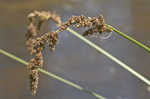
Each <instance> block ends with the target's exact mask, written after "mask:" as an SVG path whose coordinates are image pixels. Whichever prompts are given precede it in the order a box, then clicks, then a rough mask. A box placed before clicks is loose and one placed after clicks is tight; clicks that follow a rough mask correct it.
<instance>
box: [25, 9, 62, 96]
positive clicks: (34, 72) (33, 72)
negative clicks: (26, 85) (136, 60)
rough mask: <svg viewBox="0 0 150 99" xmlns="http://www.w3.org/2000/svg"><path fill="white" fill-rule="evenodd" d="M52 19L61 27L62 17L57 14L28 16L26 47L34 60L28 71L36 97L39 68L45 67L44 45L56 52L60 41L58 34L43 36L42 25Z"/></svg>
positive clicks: (31, 61)
mask: <svg viewBox="0 0 150 99" xmlns="http://www.w3.org/2000/svg"><path fill="white" fill-rule="evenodd" d="M50 19H51V20H53V21H55V22H56V23H57V25H58V26H60V24H61V20H60V17H59V16H57V15H56V14H55V13H51V12H46V11H41V12H39V11H34V12H33V13H30V14H29V15H28V21H29V24H28V27H27V33H26V38H27V41H26V46H27V49H28V50H29V52H30V54H31V55H33V58H32V59H31V60H30V61H29V64H28V67H27V69H28V71H29V79H30V88H31V91H32V95H35V94H36V92H37V89H38V80H39V72H38V68H42V67H43V55H42V51H43V49H44V45H45V44H46V43H48V45H49V48H50V50H51V51H54V49H55V45H56V42H57V40H58V36H57V32H47V33H44V34H42V33H41V31H40V28H41V26H42V23H43V22H45V21H48V20H50Z"/></svg>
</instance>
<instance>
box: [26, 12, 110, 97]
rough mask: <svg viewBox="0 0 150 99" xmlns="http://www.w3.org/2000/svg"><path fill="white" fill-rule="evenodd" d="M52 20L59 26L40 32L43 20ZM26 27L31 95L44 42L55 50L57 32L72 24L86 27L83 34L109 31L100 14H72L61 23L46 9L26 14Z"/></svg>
mask: <svg viewBox="0 0 150 99" xmlns="http://www.w3.org/2000/svg"><path fill="white" fill-rule="evenodd" d="M50 19H51V20H53V21H54V22H56V23H57V26H58V27H59V28H58V30H57V31H55V32H47V33H41V26H42V24H43V22H45V21H48V20H50ZM28 21H29V24H28V27H27V33H26V38H27V41H26V46H27V49H28V50H29V52H30V54H31V55H33V58H32V59H31V60H30V61H29V64H28V71H29V79H30V88H31V91H32V95H35V94H36V92H37V89H38V80H39V72H38V68H42V67H43V55H42V51H43V49H44V46H45V44H46V43H47V44H48V45H49V48H50V51H54V50H55V45H56V42H57V41H58V32H62V31H64V30H66V29H67V28H68V27H69V26H71V25H73V26H75V27H77V28H81V27H84V28H88V29H87V30H85V32H84V33H83V36H91V35H93V34H94V33H99V34H101V33H103V32H111V31H112V30H111V29H109V28H108V27H107V26H106V24H105V22H104V18H103V16H102V15H99V16H98V17H86V16H83V15H81V16H72V17H71V18H69V19H68V20H67V21H66V22H64V23H62V22H61V19H60V17H59V16H58V15H56V14H55V13H51V12H46V11H41V12H39V11H34V12H33V13H30V14H29V15H28Z"/></svg>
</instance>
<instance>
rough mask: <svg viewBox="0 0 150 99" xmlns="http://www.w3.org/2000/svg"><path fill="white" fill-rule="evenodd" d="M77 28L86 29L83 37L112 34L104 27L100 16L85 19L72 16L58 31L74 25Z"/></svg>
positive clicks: (84, 17)
mask: <svg viewBox="0 0 150 99" xmlns="http://www.w3.org/2000/svg"><path fill="white" fill-rule="evenodd" d="M74 24H76V25H75V26H76V27H77V28H80V27H88V30H86V31H85V32H84V33H83V36H90V35H93V34H94V33H103V32H112V30H111V29H110V28H108V27H107V26H106V25H105V22H104V18H103V16H102V15H99V16H98V17H92V18H91V17H86V16H83V15H81V16H72V17H71V18H70V19H69V20H68V21H66V22H64V23H63V24H62V25H61V26H60V31H64V30H66V29H67V28H68V27H69V26H71V25H74Z"/></svg>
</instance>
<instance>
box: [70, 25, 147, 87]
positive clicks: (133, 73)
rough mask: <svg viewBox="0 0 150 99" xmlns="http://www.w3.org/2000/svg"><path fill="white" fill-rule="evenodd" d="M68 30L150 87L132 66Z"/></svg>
mask: <svg viewBox="0 0 150 99" xmlns="http://www.w3.org/2000/svg"><path fill="white" fill-rule="evenodd" d="M67 30H68V31H69V32H70V33H72V34H73V35H74V36H76V37H77V38H79V39H80V40H82V41H84V42H85V43H86V44H88V45H89V46H91V47H92V48H94V49H96V50H97V51H98V52H100V53H102V54H103V55H105V56H107V57H108V58H109V59H111V60H112V61H114V62H116V63H117V64H119V65H120V66H121V67H123V68H124V69H125V70H127V71H128V72H130V73H131V74H132V75H134V76H135V77H137V78H138V79H140V80H141V81H143V82H144V83H146V84H147V85H148V86H150V81H149V80H148V79H147V78H146V77H144V76H142V75H141V74H140V73H138V72H136V71H135V70H134V69H132V68H131V67H130V66H128V65H127V64H125V63H123V62H122V61H120V60H119V59H117V58H116V57H114V56H112V55H111V54H109V53H108V52H106V51H105V50H103V49H102V48H100V47H99V46H97V45H96V44H94V43H92V42H91V41H89V40H88V39H86V38H85V37H83V36H82V35H80V34H79V33H77V32H76V31H74V30H72V29H70V28H67Z"/></svg>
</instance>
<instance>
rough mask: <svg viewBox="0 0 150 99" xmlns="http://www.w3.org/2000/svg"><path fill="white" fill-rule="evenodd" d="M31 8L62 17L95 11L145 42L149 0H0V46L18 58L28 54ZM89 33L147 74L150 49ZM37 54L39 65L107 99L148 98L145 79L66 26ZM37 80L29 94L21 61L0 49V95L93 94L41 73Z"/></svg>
mask: <svg viewBox="0 0 150 99" xmlns="http://www.w3.org/2000/svg"><path fill="white" fill-rule="evenodd" d="M33 10H50V11H54V12H56V13H57V14H59V15H60V16H61V17H62V19H63V21H65V20H66V19H67V18H69V17H70V16H71V15H81V14H84V15H86V16H91V17H92V16H97V15H98V14H99V13H101V14H103V15H104V18H105V20H106V23H108V24H111V25H112V26H115V27H117V28H118V29H119V30H120V31H123V32H125V33H126V34H128V35H130V36H132V37H133V38H135V39H137V40H139V41H141V42H142V43H144V44H145V45H147V46H149V47H150V0H0V48H2V49H4V50H6V51H8V52H11V53H13V54H14V55H16V56H18V57H20V58H22V59H24V60H29V59H30V58H31V56H30V55H29V52H28V51H27V50H26V47H25V33H26V28H27V18H26V16H27V15H28V14H29V13H30V12H32V11H33ZM51 25H53V26H55V25H54V24H50V23H49V25H48V30H51ZM77 31H78V32H80V33H82V32H81V31H79V30H77ZM89 39H90V40H91V41H93V42H94V43H96V44H97V45H99V46H101V47H102V48H103V49H105V50H106V51H108V52H109V53H111V54H112V55H114V56H116V57H117V58H119V59H120V60H122V61H123V62H125V63H126V64H128V65H129V66H130V67H132V68H133V69H135V70H136V71H138V72H139V73H141V74H143V75H144V76H146V77H147V78H148V79H150V53H148V52H146V51H145V50H143V49H142V48H140V47H138V46H136V45H134V44H133V43H131V42H129V41H128V40H126V39H124V38H122V37H120V36H119V35H117V34H116V33H113V35H112V36H111V38H110V39H107V40H99V39H98V38H89ZM43 54H44V69H46V70H48V71H50V72H52V73H55V74H57V75H59V76H62V77H64V78H65V79H67V80H70V81H73V82H75V83H77V84H79V85H81V86H83V87H85V88H87V89H90V90H93V91H96V92H97V93H100V94H101V95H103V96H105V97H107V98H108V99H150V92H148V90H147V85H146V84H145V83H143V82H142V81H140V80H139V79H137V78H135V77H134V76H132V75H131V74H130V73H129V72H127V71H126V70H124V69H123V68H121V67H120V66H119V65H118V64H116V63H115V62H113V61H111V60H109V59H108V58H107V57H105V56H104V55H102V54H99V53H98V52H96V51H95V49H93V48H91V47H89V46H88V45H86V44H85V43H83V42H82V41H81V40H79V39H78V38H76V37H74V36H73V35H72V34H70V33H69V32H67V31H66V32H63V33H60V34H59V44H57V46H56V51H55V52H54V53H51V52H50V51H49V49H48V48H46V49H45V50H44V52H43ZM39 83H40V84H39V91H38V93H37V96H35V97H34V96H32V95H31V92H30V89H29V80H28V74H27V70H26V67H25V66H24V65H23V64H20V63H18V62H16V61H14V60H12V59H10V58H8V57H6V56H4V55H0V99H95V97H93V96H91V95H88V94H86V93H83V92H80V91H78V90H76V89H74V88H72V87H70V86H68V85H66V84H63V83H61V82H59V81H57V80H55V79H53V78H49V77H47V76H45V75H43V74H41V75H40V82H39Z"/></svg>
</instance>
